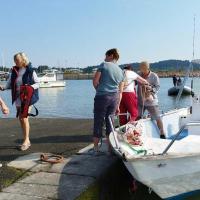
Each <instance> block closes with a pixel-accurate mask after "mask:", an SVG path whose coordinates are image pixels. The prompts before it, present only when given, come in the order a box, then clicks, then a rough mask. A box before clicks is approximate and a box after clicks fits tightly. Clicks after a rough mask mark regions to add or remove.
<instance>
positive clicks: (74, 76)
mask: <svg viewBox="0 0 200 200" xmlns="http://www.w3.org/2000/svg"><path fill="white" fill-rule="evenodd" d="M156 73H157V74H158V76H159V77H160V78H171V77H172V76H173V75H174V74H176V75H177V76H181V77H184V76H185V72H183V71H181V72H175V71H170V72H167V71H162V72H156ZM93 76H94V74H79V73H73V74H68V73H64V79H65V80H91V79H92V78H93ZM190 76H192V74H190ZM193 76H194V77H200V71H194V72H193Z"/></svg>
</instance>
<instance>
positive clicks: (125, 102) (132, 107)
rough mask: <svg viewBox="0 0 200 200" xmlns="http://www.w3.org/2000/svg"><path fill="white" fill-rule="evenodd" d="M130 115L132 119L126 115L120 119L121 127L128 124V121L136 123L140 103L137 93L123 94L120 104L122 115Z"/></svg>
mask: <svg viewBox="0 0 200 200" xmlns="http://www.w3.org/2000/svg"><path fill="white" fill-rule="evenodd" d="M127 112H128V113H129V114H130V118H129V119H128V118H127V116H126V115H121V116H120V117H119V121H120V125H124V124H126V123H127V122H128V121H135V120H136V118H137V117H138V102H137V96H136V94H135V92H123V93H122V99H121V103H120V113H127Z"/></svg>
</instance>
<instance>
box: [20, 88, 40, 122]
mask: <svg viewBox="0 0 200 200" xmlns="http://www.w3.org/2000/svg"><path fill="white" fill-rule="evenodd" d="M33 92H34V88H33V87H32V86H30V85H21V86H20V100H21V109H20V113H18V114H17V117H18V115H19V114H20V117H22V118H27V117H28V116H32V117H35V116H37V115H38V109H37V108H36V107H35V106H34V108H35V110H36V114H31V113H28V110H29V106H30V104H31V99H32V96H33Z"/></svg>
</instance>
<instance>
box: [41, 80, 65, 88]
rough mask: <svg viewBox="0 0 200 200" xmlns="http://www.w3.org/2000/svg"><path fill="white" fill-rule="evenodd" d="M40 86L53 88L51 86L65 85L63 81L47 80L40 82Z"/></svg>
mask: <svg viewBox="0 0 200 200" xmlns="http://www.w3.org/2000/svg"><path fill="white" fill-rule="evenodd" d="M39 85H40V88H53V87H65V86H66V82H65V81H49V82H47V81H46V82H40V83H39Z"/></svg>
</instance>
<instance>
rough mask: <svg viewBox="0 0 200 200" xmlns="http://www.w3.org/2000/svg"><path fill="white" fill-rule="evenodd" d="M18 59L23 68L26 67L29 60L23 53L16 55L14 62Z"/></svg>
mask: <svg viewBox="0 0 200 200" xmlns="http://www.w3.org/2000/svg"><path fill="white" fill-rule="evenodd" d="M18 57H20V58H21V59H22V63H23V64H24V66H27V65H28V63H29V59H28V57H27V56H26V54H25V53H23V52H19V53H16V54H15V55H14V61H16V60H17V58H18Z"/></svg>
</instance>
